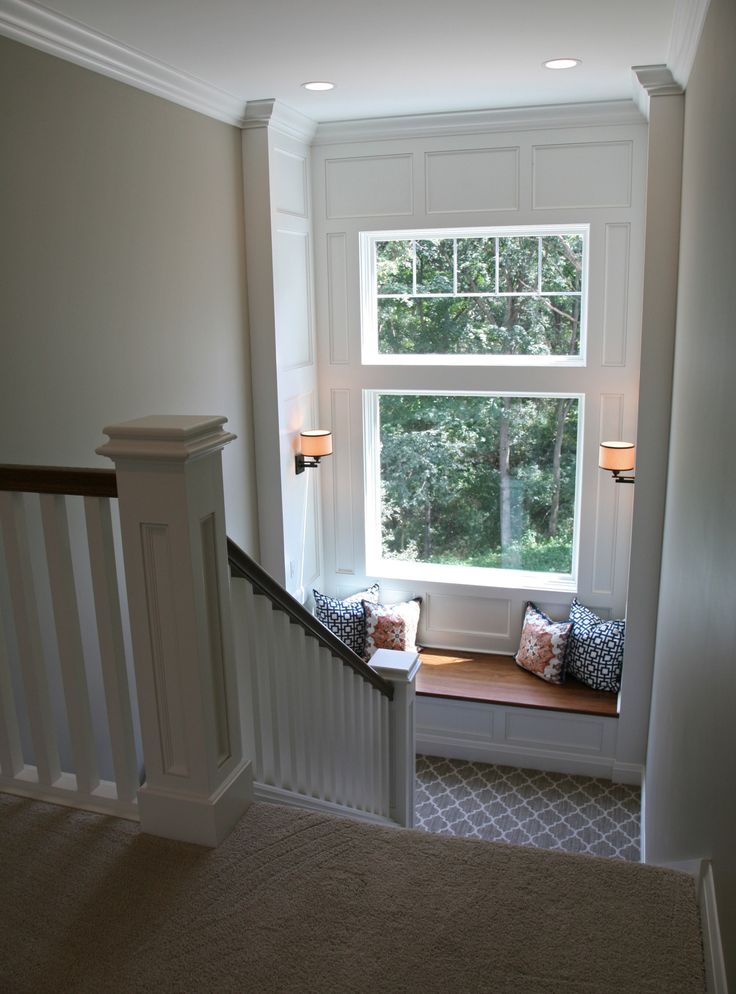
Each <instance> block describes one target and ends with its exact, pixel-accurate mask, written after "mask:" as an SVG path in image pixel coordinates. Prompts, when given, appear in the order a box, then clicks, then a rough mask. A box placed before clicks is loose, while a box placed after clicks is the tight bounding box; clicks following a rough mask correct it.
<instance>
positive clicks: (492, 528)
mask: <svg viewBox="0 0 736 994" xmlns="http://www.w3.org/2000/svg"><path fill="white" fill-rule="evenodd" d="M376 401H377V415H378V423H379V439H378V441H379V446H380V483H379V486H380V519H381V520H380V530H381V536H380V538H381V552H382V558H383V559H393V560H401V561H404V562H419V563H428V564H437V565H444V566H475V567H483V568H491V569H505V570H524V571H532V572H538V573H556V574H566V575H569V574H571V573H572V571H573V535H574V527H573V526H574V518H575V490H576V486H575V481H576V470H577V439H578V420H579V398H577V397H527V396H523V397H520V396H489V395H478V394H461V395H458V394H454V395H449V394H419V393H377V394H376Z"/></svg>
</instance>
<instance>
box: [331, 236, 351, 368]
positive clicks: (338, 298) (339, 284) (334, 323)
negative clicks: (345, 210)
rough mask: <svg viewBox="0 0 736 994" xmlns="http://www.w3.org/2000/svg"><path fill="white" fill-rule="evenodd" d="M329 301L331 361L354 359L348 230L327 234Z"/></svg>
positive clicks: (342, 361)
mask: <svg viewBox="0 0 736 994" xmlns="http://www.w3.org/2000/svg"><path fill="white" fill-rule="evenodd" d="M327 305H328V311H327V313H328V321H329V335H330V362H331V363H332V364H333V365H344V364H345V363H347V362H348V361H349V360H350V350H349V347H348V262H347V235H346V234H345V232H344V231H340V232H334V233H331V234H328V235H327Z"/></svg>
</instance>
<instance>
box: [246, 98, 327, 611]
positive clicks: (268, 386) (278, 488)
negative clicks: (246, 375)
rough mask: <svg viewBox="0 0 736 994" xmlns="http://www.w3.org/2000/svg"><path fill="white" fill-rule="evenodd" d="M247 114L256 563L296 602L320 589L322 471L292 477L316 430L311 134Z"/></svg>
mask: <svg viewBox="0 0 736 994" xmlns="http://www.w3.org/2000/svg"><path fill="white" fill-rule="evenodd" d="M249 109H250V110H251V114H250V115H249V120H248V127H247V129H246V130H245V131H244V134H243V147H244V174H245V176H244V179H245V194H246V205H245V207H246V210H245V213H246V217H247V219H248V223H247V225H246V235H247V239H248V240H247V266H248V297H249V307H250V318H251V329H252V350H253V356H254V362H253V397H254V416H255V424H256V433H255V434H256V458H257V467H258V508H259V531H260V537H261V561H262V563H263V565H264V566H265V567H266V569H268V571H269V572H270V573H271V574H272V575H273V576H274V577H275V578H276V579H277V580H278V581H279V582H281V583H282V584H284V585H285V586H286V587H287V589H288V590H289V591H290V592H291V593H293V594H294V595H295V596H297V597H299V598H301V597H303V596H304V591H303V587H304V586H305V585H307V584H310V583H315V584H318V583H319V579H320V576H319V573H320V553H319V546H320V532H321V527H320V521H319V518H320V514H321V501H320V500H319V498H318V494H319V485H320V484H319V477H320V475H321V474H322V470H321V469H320V470H310V471H309V473H308V474H302V475H300V476H299V477H297V476H296V475H295V472H294V455H295V452H296V451H297V445H298V436H299V432H300V431H301V430H302V429H306V428H315V427H318V426H319V424H320V416H319V414H320V412H319V404H318V402H317V393H316V390H317V380H316V365H315V345H314V327H315V324H314V295H313V260H312V239H311V233H312V222H311V213H312V211H311V197H310V186H309V145H308V142H309V138H310V135H309V134H307V133H304V134H301V133H300V132H299V130H298V129H297V128H294V127H292V126H290V125H289V120H290V118H289V114H288V113H286V114H284V113H283V112H284V108H282V107H281V106H280V105H278V104H277V103H276V102H274V101H258V102H256V103H255V104H254V105H253V107H252V108H251V107H250V105H249ZM284 122H286V123H284ZM297 123H298V122H297ZM326 323H327V322H326V321H325V324H326ZM328 427H329V425H328ZM307 475H309V477H310V479H309V481H308V480H307ZM307 502H308V505H309V506H308V509H307V518H308V527H307V543H306V546H305V541H304V530H303V529H304V514H305V506H306V504H307Z"/></svg>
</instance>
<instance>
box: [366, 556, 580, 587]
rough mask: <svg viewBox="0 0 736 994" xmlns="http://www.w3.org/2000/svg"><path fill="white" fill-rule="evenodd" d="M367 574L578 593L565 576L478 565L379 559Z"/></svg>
mask: <svg viewBox="0 0 736 994" xmlns="http://www.w3.org/2000/svg"><path fill="white" fill-rule="evenodd" d="M367 572H368V575H369V576H371V577H373V576H375V577H378V578H385V579H392V580H412V581H416V580H422V581H424V582H428V583H443V584H457V585H460V584H462V585H463V586H466V587H491V588H496V589H503V590H524V591H529V592H530V593H531V592H538V593H546V592H554V593H563V594H575V593H577V589H578V585H577V580H576V578H575V577H574V576H571V575H570V574H568V573H532V572H530V571H528V570H513V569H486V568H484V567H480V566H440V565H437V564H436V563H408V562H403V561H401V560H399V559H381V560H378V561H376V562H373V563H370V564H368V571H367Z"/></svg>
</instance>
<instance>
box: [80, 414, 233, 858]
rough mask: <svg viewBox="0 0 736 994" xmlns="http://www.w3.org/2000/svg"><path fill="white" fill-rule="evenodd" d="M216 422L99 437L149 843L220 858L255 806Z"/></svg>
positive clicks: (219, 421) (137, 424) (176, 422)
mask: <svg viewBox="0 0 736 994" xmlns="http://www.w3.org/2000/svg"><path fill="white" fill-rule="evenodd" d="M225 420H226V419H225V418H222V417H187V416H172V417H160V418H159V417H151V418H140V419H139V420H137V421H130V422H127V423H125V424H121V425H114V426H112V427H109V428H106V429H105V431H106V434H107V435H109V437H110V441H109V443H107V444H106V445H103V446H102V447H101V448H100V449H98V452H99V453H100V454H101V455H106V456H109V457H110V458H111V459H113V460H114V462H115V466H116V472H117V487H118V498H119V503H120V523H121V530H122V538H123V551H124V558H125V575H126V586H127V592H128V606H129V610H130V622H131V635H132V639H133V651H134V659H135V667H136V685H137V691H138V705H139V713H140V719H141V734H142V737H143V752H144V759H145V766H146V783H145V784H144V786H143V787H142V788H141V789H140V790H139V791H138V806H139V810H140V814H141V825H142V828H143V830H144V831H148V832H152V833H153V834H156V835H163V836H167V837H169V838H175V839H182V840H183V841H187V842H197V843H200V844H202V845H209V846H216V845H218V844H219V843H220V842H221V841H222V839H223V838H224V837H225V836H226V835H227V834H228V833H229V832H230V831H231V829H232V828H233V826H234V825H235V822H236V821H237V820H238V819H239V817H240V816H241V815H242V814H243V812H244V811H245V809H246V808H247V806H248V804H249V803H250V800H251V797H252V774H251V764H250V762H247V761H246V760H244V758H243V752H242V742H241V732H240V714H239V707H238V691H237V675H236V669H235V659H234V650H233V630H232V621H231V617H230V597H229V594H228V562H227V544H226V537H225V521H224V517H225V512H224V500H223V493H222V465H221V450H222V448H223V446H224V445H226V444H227V443H228V442H229V441H231V440H232V439H233V438H234V436H233V435H230V434H228V433H227V432H225V431H223V428H222V425H223V423H224V422H225Z"/></svg>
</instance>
